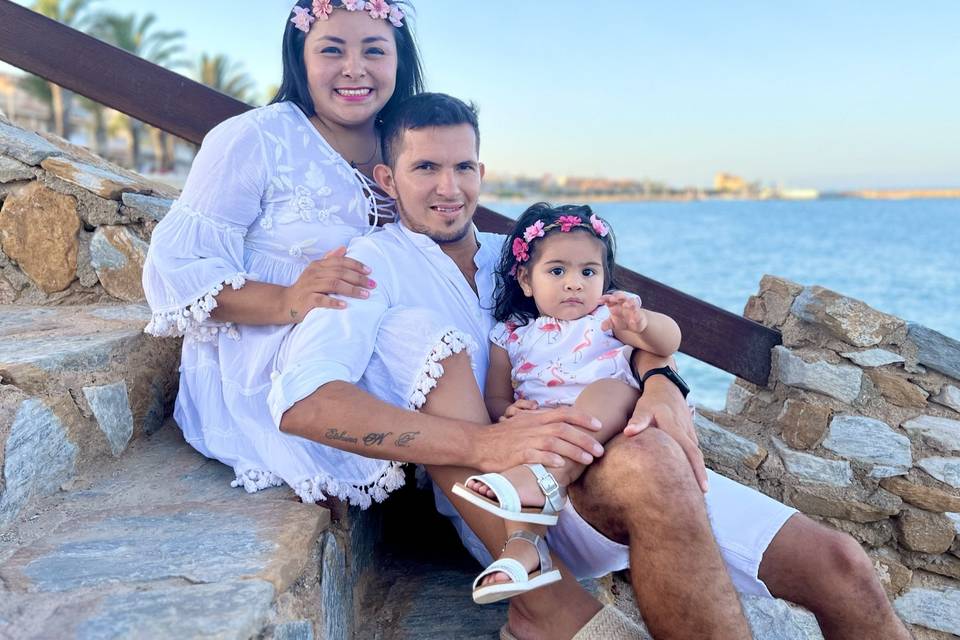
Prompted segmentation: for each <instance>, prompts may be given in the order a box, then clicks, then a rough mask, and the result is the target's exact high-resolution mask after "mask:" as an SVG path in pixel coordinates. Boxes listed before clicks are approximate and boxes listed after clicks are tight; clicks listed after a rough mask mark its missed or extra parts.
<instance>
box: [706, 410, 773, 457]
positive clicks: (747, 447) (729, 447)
mask: <svg viewBox="0 0 960 640" xmlns="http://www.w3.org/2000/svg"><path fill="white" fill-rule="evenodd" d="M693 424H694V426H695V427H696V429H697V437H698V438H699V439H700V448H701V450H702V451H703V454H704V456H705V457H706V458H708V459H710V458H712V459H714V460H716V461H717V462H719V463H720V464H723V465H727V466H731V467H735V466H737V465H741V464H742V465H745V466H747V467H749V468H750V469H756V468H757V467H759V466H760V463H761V462H763V460H764V458H766V457H767V452H766V450H765V449H764V448H763V447H761V446H759V445H757V444H756V443H754V442H751V441H750V440H747V439H746V438H741V437H740V436H738V435H737V434H735V433H731V432H730V431H727V430H726V429H724V428H723V427H721V426H720V425H718V424H716V423H715V422H712V421H710V420H708V419H707V418H705V417H703V416H702V415H700V414H699V413H698V414H696V415H695V416H694V419H693Z"/></svg>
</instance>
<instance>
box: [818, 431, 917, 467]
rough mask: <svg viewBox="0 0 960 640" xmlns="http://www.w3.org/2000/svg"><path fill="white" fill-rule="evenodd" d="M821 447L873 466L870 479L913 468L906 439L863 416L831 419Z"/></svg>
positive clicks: (908, 440) (908, 442) (907, 439)
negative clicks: (828, 430)
mask: <svg viewBox="0 0 960 640" xmlns="http://www.w3.org/2000/svg"><path fill="white" fill-rule="evenodd" d="M823 447H824V448H825V449H829V450H830V451H832V452H834V453H836V454H837V455H839V456H842V457H844V458H847V459H848V460H857V461H859V462H864V463H868V464H872V465H874V474H873V475H874V477H886V476H894V475H901V474H904V473H906V472H907V471H909V470H910V467H911V466H913V453H912V450H911V448H910V439H909V438H907V437H906V436H904V435H901V434H899V433H897V432H895V431H894V430H893V429H891V428H890V426H889V425H887V424H886V423H885V422H881V421H880V420H874V419H873V418H867V417H864V416H834V418H833V420H832V421H831V423H830V432H829V435H828V436H827V438H826V440H824V441H823Z"/></svg>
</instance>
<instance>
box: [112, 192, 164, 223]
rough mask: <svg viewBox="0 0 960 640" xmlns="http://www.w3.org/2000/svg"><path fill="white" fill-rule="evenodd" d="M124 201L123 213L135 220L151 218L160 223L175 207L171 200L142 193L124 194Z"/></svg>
mask: <svg viewBox="0 0 960 640" xmlns="http://www.w3.org/2000/svg"><path fill="white" fill-rule="evenodd" d="M122 200H123V213H124V214H126V215H127V216H129V217H130V218H131V219H134V220H144V219H147V218H149V219H151V220H155V221H156V222H160V221H161V220H163V218H164V216H166V215H167V212H168V211H170V207H172V206H173V200H170V199H169V198H158V197H155V196H145V195H143V194H140V193H124V194H123V196H122Z"/></svg>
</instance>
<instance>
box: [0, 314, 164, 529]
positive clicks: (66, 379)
mask: <svg viewBox="0 0 960 640" xmlns="http://www.w3.org/2000/svg"><path fill="white" fill-rule="evenodd" d="M149 317H150V311H149V309H148V308H147V307H146V306H145V305H139V304H128V305H92V306H71V307H67V306H64V307H26V306H0V468H2V470H3V483H2V484H0V531H2V530H3V529H4V528H5V527H6V526H8V525H9V524H10V523H11V522H13V521H14V520H15V519H16V517H17V514H18V513H19V512H20V511H21V510H22V509H23V508H24V507H25V506H26V505H28V504H29V503H30V501H31V500H33V499H35V498H38V497H42V496H44V495H49V494H50V493H52V492H54V491H56V490H57V489H59V488H60V487H61V486H69V484H70V482H71V481H72V480H73V478H75V477H76V476H77V474H78V473H82V472H83V471H84V470H86V469H88V468H93V467H95V466H96V465H99V464H101V463H102V462H103V461H104V460H110V459H113V458H115V457H117V456H119V455H120V454H121V453H123V451H124V449H125V448H126V447H127V445H128V443H129V442H130V441H131V440H132V439H133V438H135V437H137V436H139V435H142V434H146V433H151V432H152V431H155V430H156V429H157V428H159V427H160V425H161V424H162V423H163V419H164V417H165V416H166V415H168V413H169V409H170V406H171V403H172V400H173V397H174V394H175V393H176V387H177V362H178V360H179V350H180V343H179V340H172V339H166V340H159V339H156V338H151V337H149V336H147V335H145V334H144V333H143V327H144V326H145V325H146V323H147V321H148V320H149Z"/></svg>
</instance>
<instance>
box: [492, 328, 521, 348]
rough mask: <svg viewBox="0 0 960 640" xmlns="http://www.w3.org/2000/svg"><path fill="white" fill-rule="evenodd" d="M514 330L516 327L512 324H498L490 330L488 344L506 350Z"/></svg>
mask: <svg viewBox="0 0 960 640" xmlns="http://www.w3.org/2000/svg"><path fill="white" fill-rule="evenodd" d="M516 328H517V326H516V325H515V324H513V323H512V322H498V323H497V324H495V325H493V329H491V330H490V342H492V343H493V344H495V345H497V346H498V347H501V348H503V349H506V348H507V344H508V343H509V342H511V341H512V340H511V336H512V335H513V332H514V330H515V329H516Z"/></svg>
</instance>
